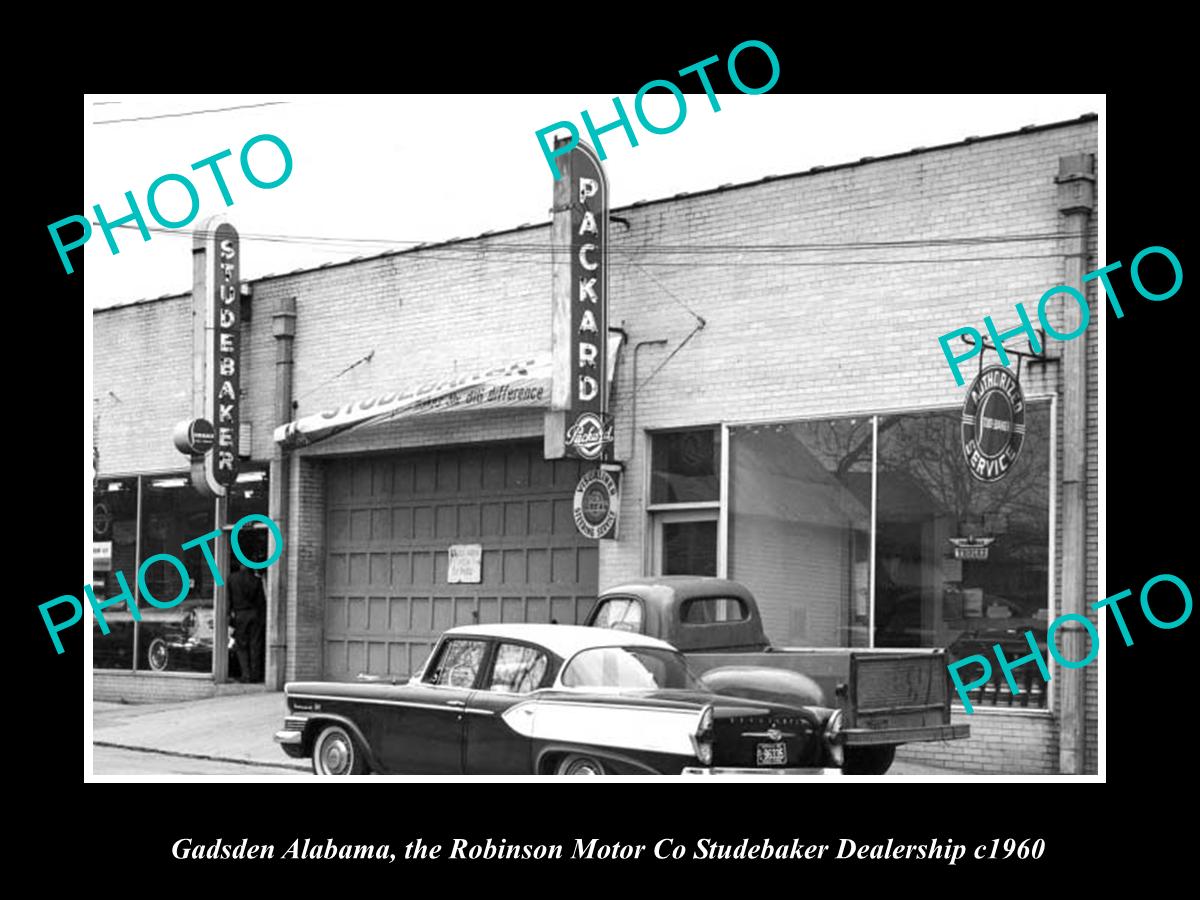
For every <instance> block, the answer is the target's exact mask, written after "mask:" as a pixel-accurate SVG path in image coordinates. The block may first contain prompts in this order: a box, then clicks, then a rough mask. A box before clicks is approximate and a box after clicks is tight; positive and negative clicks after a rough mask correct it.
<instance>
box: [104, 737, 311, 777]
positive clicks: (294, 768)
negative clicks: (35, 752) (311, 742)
mask: <svg viewBox="0 0 1200 900" xmlns="http://www.w3.org/2000/svg"><path fill="white" fill-rule="evenodd" d="M92 746H93V747H112V748H115V749H117V750H134V751H136V752H138V753H157V754H158V755H159V756H175V757H180V758H183V759H202V760H207V761H209V762H224V763H234V764H236V765H239V766H256V767H258V768H263V769H284V770H286V771H289V772H311V771H312V770H311V769H310V768H309V767H308V766H305V765H300V764H298V763H282V762H281V763H269V762H260V761H258V760H254V759H234V758H232V757H229V756H214V755H212V754H209V753H185V752H183V751H181V750H161V749H158V748H156V747H138V746H136V745H134V744H118V743H115V742H113V741H92ZM93 774H94V773H93Z"/></svg>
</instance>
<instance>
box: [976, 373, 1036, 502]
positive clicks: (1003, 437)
mask: <svg viewBox="0 0 1200 900" xmlns="http://www.w3.org/2000/svg"><path fill="white" fill-rule="evenodd" d="M1024 443H1025V393H1024V392H1023V391H1022V390H1021V383H1020V382H1019V381H1017V379H1016V378H1015V377H1014V376H1013V374H1012V372H1010V371H1009V370H1008V369H1007V368H1005V367H1004V366H988V367H987V368H986V369H984V370H983V371H981V372H980V373H979V375H978V376H976V378H975V380H974V381H972V382H971V386H970V388H968V389H967V399H966V402H965V403H964V404H963V411H962V446H963V458H964V459H966V461H967V468H968V469H969V470H970V472H971V475H972V477H973V478H975V479H976V480H977V481H983V482H986V483H991V482H996V481H999V480H1000V479H1001V478H1003V477H1004V476H1005V475H1007V474H1008V472H1009V470H1010V469H1012V467H1013V465H1014V464H1015V463H1016V461H1017V458H1018V457H1019V456H1020V455H1021V447H1022V446H1023V445H1024Z"/></svg>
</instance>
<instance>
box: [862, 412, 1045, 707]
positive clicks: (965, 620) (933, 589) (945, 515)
mask: <svg viewBox="0 0 1200 900" xmlns="http://www.w3.org/2000/svg"><path fill="white" fill-rule="evenodd" d="M961 417H962V416H961V412H960V411H959V410H945V411H937V412H924V413H913V414H907V415H898V416H880V418H879V481H878V500H877V503H878V508H877V514H876V557H875V569H876V574H875V645H876V646H877V647H945V648H946V649H947V650H948V651H949V654H950V656H951V658H952V659H959V658H961V657H964V656H970V655H972V654H980V655H982V656H987V657H992V655H993V651H992V647H993V645H995V644H999V645H1000V646H1001V648H1002V650H1003V652H1004V655H1005V656H1006V657H1007V658H1008V659H1010V660H1012V659H1017V658H1019V657H1022V656H1026V655H1027V654H1028V653H1029V652H1030V648H1029V646H1028V643H1027V641H1026V639H1025V637H1024V635H1025V632H1026V631H1027V630H1029V631H1032V632H1033V635H1034V637H1035V638H1036V639H1037V641H1038V644H1039V645H1040V647H1041V649H1042V653H1043V655H1044V656H1045V657H1046V658H1049V653H1048V651H1047V649H1046V625H1047V616H1048V596H1047V591H1048V586H1047V585H1048V575H1049V564H1050V561H1049V526H1050V496H1049V485H1050V404H1049V403H1048V402H1042V403H1027V404H1026V409H1025V440H1024V444H1023V446H1022V449H1021V455H1020V457H1019V458H1018V459H1017V461H1016V463H1014V465H1013V467H1012V468H1011V469H1010V470H1009V471H1008V473H1007V474H1006V475H1005V476H1004V477H1003V478H1002V479H1000V480H999V481H996V482H991V483H985V482H982V481H978V480H976V479H975V478H974V477H972V475H971V473H970V472H969V471H968V469H967V467H966V465H965V464H964V461H963V451H962V437H961V433H962V426H961ZM1030 674H1032V675H1033V676H1035V677H1032V678H1029V677H1027V676H1029V675H1030ZM1014 677H1015V678H1016V679H1017V683H1018V686H1019V687H1020V689H1021V692H1020V693H1019V694H1017V695H1015V696H1014V695H1013V694H1012V692H1011V690H1010V689H1009V687H1008V683H1007V681H1006V679H1005V678H1004V675H1003V673H1002V672H1001V671H1000V670H999V667H998V666H996V667H994V677H993V679H992V681H991V682H990V683H989V684H988V685H987V686H985V687H984V688H981V689H979V690H978V691H976V693H975V695H973V696H972V700H971V702H972V704H973V705H976V706H979V705H985V706H986V705H999V706H1013V707H1025V708H1030V707H1032V708H1039V707H1045V705H1046V693H1045V684H1044V683H1043V681H1042V678H1041V675H1040V673H1038V672H1037V670H1036V667H1034V666H1024V667H1022V668H1021V669H1018V670H1017V671H1016V673H1015V675H1014Z"/></svg>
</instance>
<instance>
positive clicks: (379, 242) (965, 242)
mask: <svg viewBox="0 0 1200 900" xmlns="http://www.w3.org/2000/svg"><path fill="white" fill-rule="evenodd" d="M92 224H93V225H96V226H98V225H99V223H98V222H93V223H92ZM117 227H118V228H125V229H134V228H137V227H138V226H137V225H135V224H132V223H129V224H124V225H118V226H117ZM146 230H147V231H152V232H154V233H156V234H174V235H184V236H189V237H190V236H191V232H189V231H183V230H180V229H177V228H162V227H159V226H156V225H147V226H146ZM1095 234H1096V232H1095V231H1088V232H1085V233H1084V234H1083V235H1080V234H1078V233H1067V234H1060V233H1058V232H1048V233H1042V234H1015V235H1014V234H1007V235H979V236H975V237H963V238H910V239H904V240H896V241H835V242H828V243H795V244H643V245H640V246H638V247H636V248H630V249H626V248H624V247H619V246H618V247H614V249H617V250H620V251H621V252H622V253H625V254H626V255H632V254H633V253H644V254H651V255H681V256H686V255H711V254H713V253H791V252H812V253H818V252H822V251H835V250H887V249H899V248H910V249H911V248H922V247H970V246H982V245H987V244H1013V243H1039V242H1047V241H1058V240H1063V239H1067V238H1075V237H1080V236H1082V237H1094V236H1095ZM239 237H241V239H243V240H257V241H263V242H267V243H285V244H287V243H291V244H310V245H322V244H348V245H359V244H367V245H376V246H395V245H399V244H406V245H408V249H413V248H417V247H421V246H424V245H429V249H431V250H437V251H447V252H455V253H471V254H478V253H517V254H521V253H526V254H529V253H536V254H546V253H549V254H550V255H551V256H553V255H554V254H555V253H565V252H569V248H568V247H567V246H565V245H563V246H559V245H552V244H525V243H506V242H503V241H488V242H487V243H486V244H480V243H475V244H471V245H467V244H465V243H459V242H461V241H468V240H469V241H483V240H487V237H488V236H487V235H477V236H475V237H473V238H450V239H449V240H447V239H442V240H440V241H429V240H423V241H414V240H405V239H400V238H357V237H336V236H318V235H290V234H279V233H271V232H245V233H239ZM1056 255H1058V254H1056Z"/></svg>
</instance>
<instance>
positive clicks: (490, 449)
mask: <svg viewBox="0 0 1200 900" xmlns="http://www.w3.org/2000/svg"><path fill="white" fill-rule="evenodd" d="M581 471H582V464H581V462H580V461H578V460H545V459H543V458H542V444H541V442H540V441H537V442H529V443H519V444H489V445H485V446H480V447H477V448H465V449H464V448H457V449H437V450H429V451H424V452H420V453H410V454H404V455H397V456H365V457H357V458H355V459H347V460H337V461H333V462H331V464H330V465H329V467H328V469H327V478H328V481H327V484H326V487H327V492H326V497H327V507H326V508H327V510H328V513H327V514H328V522H327V525H328V527H327V529H326V532H325V533H326V542H327V558H326V567H325V588H326V596H327V605H326V611H325V677H326V678H329V679H337V680H348V679H353V678H354V677H355V676H357V675H358V674H359V673H371V674H377V675H393V676H401V677H407V676H408V675H410V674H411V673H413V672H414V671H416V670H418V669H419V668H420V666H421V664H422V663H423V662H424V660H425V657H426V655H427V654H428V653H429V651H430V650H431V649H432V647H433V644H434V642H435V641H436V639H437V637H438V635H440V634H441V633H442V632H443V631H444V630H446V629H447V628H451V627H453V626H455V625H470V624H474V623H477V622H480V623H487V622H549V621H551V620H552V619H553V620H557V621H558V622H560V623H562V624H574V623H577V622H581V621H582V620H583V618H584V616H585V615H586V614H587V612H588V610H589V609H590V607H591V604H592V602H593V601H594V600H595V597H596V589H597V577H598V575H597V548H596V542H595V541H591V540H588V539H587V538H584V537H583V536H582V535H580V534H579V533H578V531H577V530H576V528H575V523H574V521H573V518H572V512H571V502H572V496H573V493H574V490H575V484H576V482H577V481H578V480H579V476H580V472H581ZM452 544H458V545H462V544H468V545H469V544H479V545H480V546H481V547H482V564H481V570H480V577H481V582H480V583H479V584H449V583H448V582H447V566H448V562H449V550H450V546H451V545H452Z"/></svg>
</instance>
